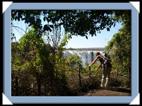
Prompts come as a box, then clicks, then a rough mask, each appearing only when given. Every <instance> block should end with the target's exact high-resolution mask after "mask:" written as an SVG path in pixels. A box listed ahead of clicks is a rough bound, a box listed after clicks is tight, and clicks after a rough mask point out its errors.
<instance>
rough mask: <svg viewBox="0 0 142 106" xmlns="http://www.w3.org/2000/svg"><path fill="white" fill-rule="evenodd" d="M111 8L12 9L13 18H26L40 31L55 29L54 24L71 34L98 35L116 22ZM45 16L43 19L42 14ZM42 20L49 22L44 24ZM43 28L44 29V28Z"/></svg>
mask: <svg viewBox="0 0 142 106" xmlns="http://www.w3.org/2000/svg"><path fill="white" fill-rule="evenodd" d="M114 12H115V11H111V10H34V11H33V10H12V20H18V21H20V20H24V21H25V23H28V24H29V26H31V25H33V27H34V28H36V29H37V30H38V31H39V32H42V31H49V32H51V31H53V29H54V26H63V27H64V29H65V32H70V33H71V35H81V36H86V38H87V34H88V33H89V34H90V35H92V36H93V35H96V32H100V31H101V30H103V29H105V28H106V29H107V30H108V31H109V30H110V28H111V26H112V25H114V24H115V22H116V19H114V17H113V13H114ZM41 15H42V16H43V20H42V19H41V18H40V16H41ZM42 21H46V22H47V24H46V25H44V26H42V25H41V23H42ZM42 29H43V30H42Z"/></svg>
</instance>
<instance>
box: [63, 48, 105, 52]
mask: <svg viewBox="0 0 142 106" xmlns="http://www.w3.org/2000/svg"><path fill="white" fill-rule="evenodd" d="M65 50H70V51H104V48H65Z"/></svg>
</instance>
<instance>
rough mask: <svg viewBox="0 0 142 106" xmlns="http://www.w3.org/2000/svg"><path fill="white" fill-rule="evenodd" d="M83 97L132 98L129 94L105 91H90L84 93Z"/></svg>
mask: <svg viewBox="0 0 142 106" xmlns="http://www.w3.org/2000/svg"><path fill="white" fill-rule="evenodd" d="M81 95H83V96H130V93H129V92H120V91H112V90H105V89H98V90H90V91H89V92H87V93H82V94H81Z"/></svg>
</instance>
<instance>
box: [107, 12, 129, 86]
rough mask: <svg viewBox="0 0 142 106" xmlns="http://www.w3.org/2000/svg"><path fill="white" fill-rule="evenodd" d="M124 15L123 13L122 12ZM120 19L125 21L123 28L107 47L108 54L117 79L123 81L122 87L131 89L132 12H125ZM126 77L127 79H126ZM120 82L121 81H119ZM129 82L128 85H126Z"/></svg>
mask: <svg viewBox="0 0 142 106" xmlns="http://www.w3.org/2000/svg"><path fill="white" fill-rule="evenodd" d="M120 13H122V11H120ZM120 13H118V14H119V17H116V18H120V19H121V20H124V21H123V27H122V28H121V29H120V30H119V32H118V33H116V34H115V35H114V36H113V38H112V40H111V41H110V42H109V44H108V46H107V47H106V52H107V53H108V54H109V55H110V57H111V60H112V67H113V70H115V71H114V72H112V73H113V74H116V79H117V78H118V80H119V78H120V79H123V80H121V83H123V84H122V86H127V87H130V80H131V30H130V25H131V24H130V11H127V12H124V13H125V14H124V13H123V14H121V15H120ZM123 76H125V77H126V78H124V77H123ZM119 82H120V80H119ZM124 82H127V83H124Z"/></svg>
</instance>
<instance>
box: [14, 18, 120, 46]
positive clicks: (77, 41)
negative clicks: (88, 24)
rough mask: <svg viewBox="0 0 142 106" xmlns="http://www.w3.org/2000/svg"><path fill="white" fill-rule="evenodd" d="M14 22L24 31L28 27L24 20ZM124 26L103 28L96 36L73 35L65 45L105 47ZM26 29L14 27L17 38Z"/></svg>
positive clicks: (117, 25) (118, 24)
mask: <svg viewBox="0 0 142 106" xmlns="http://www.w3.org/2000/svg"><path fill="white" fill-rule="evenodd" d="M13 24H14V25H15V26H18V27H20V28H22V29H23V30H24V31H25V30H26V28H27V27H28V25H27V24H25V23H24V22H23V21H19V22H18V21H14V22H13ZM121 27H122V25H121V23H117V24H116V26H115V27H112V28H111V29H110V31H107V30H106V29H104V30H102V31H101V33H97V34H96V36H93V37H91V36H90V35H88V39H86V37H81V36H72V39H70V40H69V42H68V44H67V45H66V46H65V47H66V48H89V47H90V48H95V47H105V46H106V45H107V44H108V42H109V41H110V40H111V38H112V37H113V35H114V34H115V33H117V32H118V31H119V29H120V28H121ZM24 31H22V30H20V29H18V28H14V27H13V28H12V32H13V33H14V34H15V36H16V40H17V41H19V39H20V38H21V37H22V36H23V35H24V33H25V32H24Z"/></svg>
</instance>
